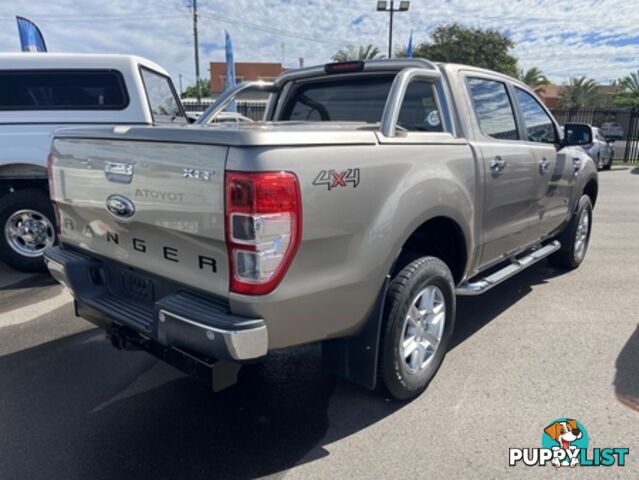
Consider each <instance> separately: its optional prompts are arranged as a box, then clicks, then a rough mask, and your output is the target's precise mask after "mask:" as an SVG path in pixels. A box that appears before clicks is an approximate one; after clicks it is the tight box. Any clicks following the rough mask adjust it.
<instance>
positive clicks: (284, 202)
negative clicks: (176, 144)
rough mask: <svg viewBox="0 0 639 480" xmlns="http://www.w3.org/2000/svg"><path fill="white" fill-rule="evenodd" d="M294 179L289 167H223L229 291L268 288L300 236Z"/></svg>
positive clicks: (281, 275) (259, 292) (263, 291)
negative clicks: (254, 170) (240, 169)
mask: <svg viewBox="0 0 639 480" xmlns="http://www.w3.org/2000/svg"><path fill="white" fill-rule="evenodd" d="M301 212H302V208H301V197H300V189H299V183H298V181H297V177H296V176H295V174H293V173H290V172H260V173H251V172H227V174H226V243H227V246H228V250H229V265H230V270H231V272H230V276H231V282H230V283H231V285H230V287H231V291H232V292H235V293H242V294H246V295H264V294H267V293H270V292H272V291H273V290H274V289H275V288H276V287H277V286H278V285H279V283H280V282H281V281H282V278H284V275H285V274H286V271H287V270H288V267H289V265H290V264H291V261H292V260H293V257H294V256H295V253H296V251H297V248H298V247H299V243H300V239H301V236H302V213H301Z"/></svg>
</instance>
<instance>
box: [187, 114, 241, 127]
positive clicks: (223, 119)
mask: <svg viewBox="0 0 639 480" xmlns="http://www.w3.org/2000/svg"><path fill="white" fill-rule="evenodd" d="M205 117H206V116H205V115H204V114H203V117H202V118H203V121H202V122H196V123H204V118H205ZM252 121H253V119H251V118H249V117H247V116H245V115H242V114H241V113H237V112H221V113H220V114H218V115H217V116H216V117H215V118H210V119H208V121H207V122H206V123H207V124H208V125H214V124H216V123H226V124H238V123H251V122H252Z"/></svg>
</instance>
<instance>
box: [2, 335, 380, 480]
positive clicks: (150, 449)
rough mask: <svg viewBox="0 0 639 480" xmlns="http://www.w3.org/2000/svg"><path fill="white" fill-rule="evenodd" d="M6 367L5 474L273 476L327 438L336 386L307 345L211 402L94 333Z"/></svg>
mask: <svg viewBox="0 0 639 480" xmlns="http://www.w3.org/2000/svg"><path fill="white" fill-rule="evenodd" d="M0 371H2V372H3V374H2V375H1V376H0V405H2V409H1V411H0V428H2V432H3V439H2V442H0V458H2V462H1V463H2V471H3V475H2V476H3V478H34V479H35V478H48V479H51V478H61V479H71V478H136V479H141V478H149V479H151V478H152V479H163V478H167V479H175V478H190V479H191V478H207V479H210V478H216V479H217V478H247V479H248V478H256V477H261V476H264V475H269V474H277V473H278V472H284V471H285V470H287V469H288V468H290V467H292V466H293V465H295V464H296V463H297V462H298V461H299V460H300V459H301V458H302V457H303V456H304V455H306V454H307V453H308V452H309V451H310V450H311V449H312V448H313V447H315V446H316V445H317V444H318V443H319V442H320V440H321V439H322V438H323V437H324V435H325V433H326V430H327V428H328V421H327V410H328V403H329V398H330V396H331V394H332V392H333V387H334V384H335V380H334V378H333V377H332V376H331V375H329V374H328V373H325V372H324V371H323V370H322V369H321V359H320V350H319V348H317V347H302V348H296V349H292V350H286V351H282V352H275V353H274V355H272V356H270V357H269V359H268V361H267V362H265V364H263V365H260V366H257V365H255V366H249V367H246V368H243V370H242V371H241V373H240V382H239V384H238V385H236V386H234V387H232V388H230V389H228V390H226V391H223V392H220V393H217V394H213V393H212V392H211V391H210V390H209V389H208V388H207V387H206V386H205V384H204V382H199V381H197V380H195V379H192V378H189V377H186V376H182V375H181V374H179V372H177V371H175V370H173V369H172V368H171V367H168V366H167V365H164V364H163V363H161V362H158V361H156V360H155V359H153V357H151V356H149V355H147V354H146V353H141V352H118V351H116V350H115V349H113V348H112V347H111V346H110V345H109V344H108V343H107V342H106V341H105V340H104V335H103V334H102V333H101V332H99V331H97V330H95V329H93V330H89V331H86V332H83V333H79V334H76V335H73V336H69V337H64V338H61V339H59V340H56V341H53V342H50V343H46V344H43V345H39V346H36V347H33V348H30V349H27V350H22V351H19V352H16V353H13V354H9V355H5V356H3V357H0ZM371 421H375V420H374V419H371ZM7 432H11V434H10V435H7V434H6V433H7ZM45 465H46V469H45V468H44V466H45ZM282 474H283V473H282Z"/></svg>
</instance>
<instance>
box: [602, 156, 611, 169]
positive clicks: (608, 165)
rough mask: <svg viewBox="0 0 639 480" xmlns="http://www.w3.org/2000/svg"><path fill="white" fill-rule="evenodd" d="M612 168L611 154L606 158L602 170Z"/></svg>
mask: <svg viewBox="0 0 639 480" xmlns="http://www.w3.org/2000/svg"><path fill="white" fill-rule="evenodd" d="M611 168H612V155H610V158H609V159H608V163H606V164H605V165H604V167H603V169H604V170H610V169H611Z"/></svg>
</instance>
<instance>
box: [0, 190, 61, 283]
mask: <svg viewBox="0 0 639 480" xmlns="http://www.w3.org/2000/svg"><path fill="white" fill-rule="evenodd" d="M55 240H56V232H55V214H54V212H53V207H52V205H51V201H50V200H49V197H47V195H45V194H44V193H43V192H41V191H38V190H20V191H18V192H16V193H12V194H8V195H5V196H4V197H3V198H2V199H1V200H0V260H2V261H3V262H5V263H6V264H7V265H9V266H10V267H13V268H15V269H16V270H21V271H23V272H42V271H45V270H46V267H45V265H44V261H43V258H42V252H44V250H45V248H47V247H49V246H51V245H53V244H54V243H55Z"/></svg>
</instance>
